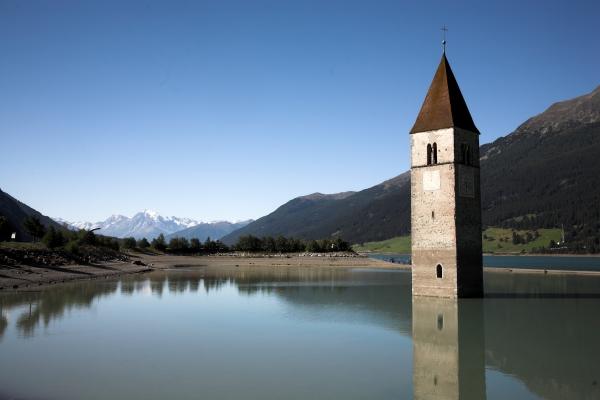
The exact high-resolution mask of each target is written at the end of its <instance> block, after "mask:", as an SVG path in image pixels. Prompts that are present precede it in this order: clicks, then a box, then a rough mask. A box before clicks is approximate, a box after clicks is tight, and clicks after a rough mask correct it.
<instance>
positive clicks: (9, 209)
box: [0, 190, 60, 241]
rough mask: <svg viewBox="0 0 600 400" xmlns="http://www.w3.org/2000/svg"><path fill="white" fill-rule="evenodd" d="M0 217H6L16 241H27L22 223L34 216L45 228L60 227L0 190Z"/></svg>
mask: <svg viewBox="0 0 600 400" xmlns="http://www.w3.org/2000/svg"><path fill="white" fill-rule="evenodd" d="M0 215H2V216H4V217H6V219H8V221H9V222H10V224H11V225H12V227H13V228H14V231H15V232H16V233H17V240H18V241H29V240H31V236H29V234H28V233H27V232H26V231H25V229H24V228H23V221H24V220H25V218H27V217H29V216H35V217H38V218H39V219H40V222H41V223H42V224H44V225H45V226H46V227H48V226H54V227H55V228H60V225H59V224H58V223H56V222H54V221H53V220H52V219H51V218H49V217H46V216H45V215H42V214H41V213H40V212H39V211H36V210H34V209H33V208H31V207H29V206H28V205H26V204H24V203H21V202H20V201H19V200H17V199H15V198H14V197H12V196H11V195H9V194H8V193H5V192H3V191H2V190H0Z"/></svg>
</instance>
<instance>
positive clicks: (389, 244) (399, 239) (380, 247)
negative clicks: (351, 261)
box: [352, 236, 410, 254]
mask: <svg viewBox="0 0 600 400" xmlns="http://www.w3.org/2000/svg"><path fill="white" fill-rule="evenodd" d="M352 249H353V250H354V251H356V252H361V251H370V252H373V253H401V254H408V253H410V236H396V237H394V238H391V239H388V240H383V241H381V242H367V243H362V244H356V245H354V246H352Z"/></svg>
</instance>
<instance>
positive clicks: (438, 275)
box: [435, 264, 442, 279]
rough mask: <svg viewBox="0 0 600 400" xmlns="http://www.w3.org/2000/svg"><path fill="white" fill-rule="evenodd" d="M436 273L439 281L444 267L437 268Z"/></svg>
mask: <svg viewBox="0 0 600 400" xmlns="http://www.w3.org/2000/svg"><path fill="white" fill-rule="evenodd" d="M435 273H436V275H437V277H438V278H439V279H441V278H442V266H441V265H440V264H438V265H437V267H435Z"/></svg>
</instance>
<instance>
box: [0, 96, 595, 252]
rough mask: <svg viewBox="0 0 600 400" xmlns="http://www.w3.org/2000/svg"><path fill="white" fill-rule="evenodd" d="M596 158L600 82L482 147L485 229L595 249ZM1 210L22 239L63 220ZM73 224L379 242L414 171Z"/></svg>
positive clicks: (397, 229)
mask: <svg viewBox="0 0 600 400" xmlns="http://www.w3.org/2000/svg"><path fill="white" fill-rule="evenodd" d="M406 134H408V133H406ZM599 154H600V87H598V88H596V89H595V90H594V91H592V92H591V93H588V94H586V95H583V96H580V97H577V98H574V99H571V100H567V101H562V102H559V103H555V104H553V105H551V106H550V107H549V108H548V109H547V110H545V111H544V112H542V113H541V114H539V115H536V116H534V117H532V118H530V119H528V120H527V121H525V122H524V123H523V124H521V125H520V126H519V127H518V128H517V129H516V130H515V131H514V132H512V133H510V134H508V135H506V136H504V137H500V138H498V139H497V140H495V141H494V142H492V143H488V144H484V145H482V146H481V148H480V155H481V185H482V186H481V190H482V214H483V222H484V225H485V226H504V227H513V228H527V229H531V228H543V227H560V226H564V228H565V235H566V239H567V241H568V242H569V243H570V245H571V246H573V247H572V248H573V249H575V250H582V251H587V252H593V251H595V252H597V251H600V173H599V172H600V157H599V156H598V155H599ZM0 215H3V216H6V217H7V219H8V221H9V223H10V224H11V225H12V226H13V229H14V231H16V232H17V238H18V240H29V239H30V237H29V235H28V234H27V232H25V231H24V229H23V227H22V223H23V220H24V219H25V218H26V217H27V216H29V215H35V216H37V217H38V218H40V220H41V222H42V223H43V224H45V225H47V226H49V225H54V226H57V227H58V226H59V224H57V223H56V222H54V221H53V220H51V219H50V218H48V217H45V216H43V215H42V214H40V213H39V212H38V211H36V210H34V209H32V208H31V207H28V206H27V205H25V204H23V203H21V202H20V201H18V200H16V199H15V198H13V197H11V196H10V195H8V194H7V193H4V192H2V191H0ZM57 220H58V221H59V222H61V223H63V222H66V221H63V220H60V219H57ZM248 222H249V223H248ZM69 225H70V226H72V227H76V228H84V229H91V228H93V227H101V228H102V230H101V231H100V232H99V233H101V234H105V235H110V236H118V237H127V236H133V237H136V238H141V237H146V238H147V239H151V238H153V237H155V236H158V235H159V234H160V233H162V234H164V235H165V236H168V237H172V236H185V237H188V238H190V237H194V235H195V236H196V237H198V238H199V239H202V240H204V239H205V238H206V237H207V236H210V237H211V238H212V239H219V237H220V235H225V236H223V237H222V238H221V240H223V241H224V242H225V243H227V244H232V243H235V242H236V241H237V239H238V238H239V237H240V236H241V235H246V234H253V235H257V236H264V235H270V236H277V235H284V236H294V237H298V238H304V239H319V238H326V237H334V236H338V237H341V238H342V239H344V240H347V241H350V242H352V243H361V242H367V241H377V240H383V239H388V238H390V237H393V236H400V235H405V234H408V233H409V232H410V174H409V173H408V172H405V173H403V174H400V175H398V176H396V177H395V178H392V179H390V180H387V181H385V182H383V183H381V184H378V185H375V186H373V187H371V188H368V189H365V190H362V191H359V192H343V193H337V194H321V193H314V194H311V195H307V196H302V197H298V198H295V199H292V200H290V201H289V202H287V203H285V204H283V205H282V206H280V207H279V208H277V209H276V210H275V211H273V212H272V213H270V214H269V215H266V216H264V217H262V218H259V219H258V220H256V221H252V222H250V221H246V222H240V223H230V222H214V223H199V222H197V221H194V220H191V219H185V218H175V217H162V216H160V215H158V214H157V213H155V212H151V211H145V212H142V213H138V214H136V215H135V216H133V217H132V218H128V217H125V216H122V215H116V216H112V217H110V218H108V219H107V220H106V221H102V222H98V223H85V222H79V223H69ZM228 230H230V231H229V232H228Z"/></svg>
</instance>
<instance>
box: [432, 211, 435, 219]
mask: <svg viewBox="0 0 600 400" xmlns="http://www.w3.org/2000/svg"><path fill="white" fill-rule="evenodd" d="M431 219H435V211H432V212H431Z"/></svg>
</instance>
